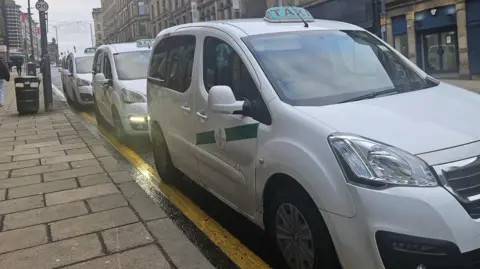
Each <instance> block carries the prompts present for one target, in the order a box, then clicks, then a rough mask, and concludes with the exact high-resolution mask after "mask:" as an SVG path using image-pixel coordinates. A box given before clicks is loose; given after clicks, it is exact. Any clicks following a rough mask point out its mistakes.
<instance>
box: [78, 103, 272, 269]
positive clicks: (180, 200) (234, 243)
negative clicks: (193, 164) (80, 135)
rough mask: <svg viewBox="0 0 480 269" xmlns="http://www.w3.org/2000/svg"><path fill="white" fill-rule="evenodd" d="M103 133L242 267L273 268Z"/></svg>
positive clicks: (124, 147)
mask: <svg viewBox="0 0 480 269" xmlns="http://www.w3.org/2000/svg"><path fill="white" fill-rule="evenodd" d="M80 114H81V115H82V117H83V118H85V119H86V120H87V121H89V122H90V123H92V124H96V120H95V119H94V118H92V116H90V115H88V114H87V113H85V112H82V113H80ZM101 134H102V135H103V136H104V137H105V138H106V139H107V140H108V141H109V142H110V144H112V146H113V147H115V148H116V149H117V151H118V152H119V153H120V154H122V155H123V156H124V157H125V158H126V159H127V160H128V161H129V162H130V163H131V164H132V165H133V166H134V167H135V168H136V169H137V170H138V171H139V172H140V173H142V174H143V175H144V176H145V177H147V178H149V179H151V180H153V181H155V182H156V183H157V184H155V185H156V186H157V187H158V188H159V190H160V191H161V192H162V194H163V195H164V196H165V197H166V198H167V199H168V200H170V202H171V203H172V204H173V205H175V207H177V208H178V210H180V211H181V212H182V213H183V214H184V215H185V216H186V217H187V218H188V219H190V221H191V222H192V223H193V224H195V226H197V227H198V229H200V231H202V232H203V233H204V234H205V235H206V236H207V237H208V238H209V239H210V240H211V241H212V242H213V243H214V244H215V245H216V246H217V247H219V248H220V249H221V250H222V251H223V252H224V253H225V254H226V255H227V256H228V258H230V260H232V262H234V263H235V264H236V265H238V267H240V268H245V269H250V268H251V269H263V268H270V267H269V266H268V265H267V264H266V263H265V262H264V261H263V260H262V259H260V257H258V256H257V255H256V254H255V253H253V252H252V251H251V250H250V249H248V248H247V247H246V246H245V245H243V244H242V243H241V242H240V241H239V240H238V239H237V238H235V237H234V236H233V235H232V234H230V233H229V232H228V231H227V230H225V228H223V227H222V226H221V225H220V224H218V223H217V222H216V221H215V220H214V219H212V218H210V216H208V215H207V214H206V213H205V212H204V211H203V210H202V209H200V208H199V207H198V206H197V205H196V204H195V203H193V202H192V201H191V200H190V199H189V198H188V197H186V196H185V195H183V193H181V192H180V191H179V190H177V189H176V188H175V187H172V186H169V185H166V184H164V183H163V181H161V179H160V177H159V176H158V174H157V172H156V171H155V169H153V168H152V167H151V166H150V165H149V164H148V163H146V162H145V161H144V160H143V159H142V158H141V157H140V156H138V154H137V153H135V152H134V151H133V150H131V149H130V148H128V147H126V146H124V145H123V144H121V143H120V142H118V140H117V139H116V138H115V137H114V136H112V135H111V134H109V133H108V132H101Z"/></svg>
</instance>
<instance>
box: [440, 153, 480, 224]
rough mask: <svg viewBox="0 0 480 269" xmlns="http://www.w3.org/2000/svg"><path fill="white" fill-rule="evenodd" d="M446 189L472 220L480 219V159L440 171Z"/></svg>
mask: <svg viewBox="0 0 480 269" xmlns="http://www.w3.org/2000/svg"><path fill="white" fill-rule="evenodd" d="M442 174H443V176H444V178H445V180H446V183H447V184H446V187H447V189H449V190H450V191H451V192H453V194H454V195H455V196H457V198H459V200H460V202H461V203H462V205H463V206H464V207H465V209H466V210H467V212H468V213H469V214H470V216H472V217H473V218H480V158H478V157H477V158H473V159H472V161H470V162H469V163H468V164H466V165H464V166H461V167H458V166H457V167H455V166H452V167H449V168H448V169H442Z"/></svg>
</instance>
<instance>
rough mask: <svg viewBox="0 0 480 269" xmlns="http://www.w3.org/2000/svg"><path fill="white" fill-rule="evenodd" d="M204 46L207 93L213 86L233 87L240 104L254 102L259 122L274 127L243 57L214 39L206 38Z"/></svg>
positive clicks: (226, 44) (227, 45) (204, 71)
mask: <svg viewBox="0 0 480 269" xmlns="http://www.w3.org/2000/svg"><path fill="white" fill-rule="evenodd" d="M203 46H204V52H203V80H204V83H205V89H206V90H207V92H208V91H210V88H212V87H213V86H220V85H224V86H230V88H232V91H233V94H234V95H235V98H236V99H237V100H238V101H243V100H245V99H246V100H248V101H250V102H252V104H253V107H254V113H253V115H254V116H253V118H254V119H255V120H257V121H259V122H261V123H263V124H267V125H270V124H271V122H272V119H271V116H270V113H269V112H268V109H267V105H266V104H265V102H264V101H263V98H262V96H261V94H260V91H259V90H258V88H257V85H256V84H255V81H254V80H253V78H252V76H251V75H250V72H249V71H248V69H247V67H246V66H245V64H244V63H243V61H242V58H240V55H238V54H237V52H236V51H235V50H234V49H233V48H232V47H231V46H230V45H229V44H228V43H226V42H225V41H223V40H220V39H218V38H214V37H206V38H205V42H204V45H203Z"/></svg>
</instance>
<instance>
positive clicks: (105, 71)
mask: <svg viewBox="0 0 480 269" xmlns="http://www.w3.org/2000/svg"><path fill="white" fill-rule="evenodd" d="M152 43H153V40H139V41H137V42H135V43H122V44H111V45H103V46H101V47H99V48H98V49H97V52H96V54H95V59H94V70H93V73H94V77H93V93H94V98H93V99H94V102H95V112H96V115H97V121H98V122H99V123H103V122H106V123H107V124H109V125H112V126H113V127H114V128H115V133H116V135H117V137H118V138H119V139H120V140H125V139H127V138H128V137H129V136H142V135H145V136H148V111H147V97H146V86H147V69H148V61H149V59H150V55H151V44H152Z"/></svg>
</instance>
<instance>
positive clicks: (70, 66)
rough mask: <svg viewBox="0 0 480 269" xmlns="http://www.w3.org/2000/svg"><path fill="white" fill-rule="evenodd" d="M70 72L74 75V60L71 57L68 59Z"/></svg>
mask: <svg viewBox="0 0 480 269" xmlns="http://www.w3.org/2000/svg"><path fill="white" fill-rule="evenodd" d="M68 72H70V74H73V59H72V58H71V57H70V58H68Z"/></svg>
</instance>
